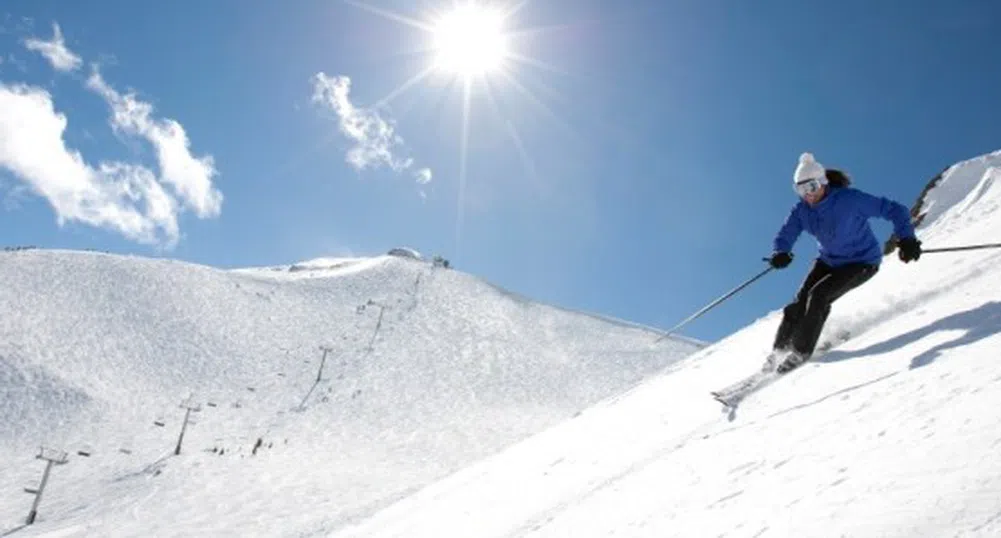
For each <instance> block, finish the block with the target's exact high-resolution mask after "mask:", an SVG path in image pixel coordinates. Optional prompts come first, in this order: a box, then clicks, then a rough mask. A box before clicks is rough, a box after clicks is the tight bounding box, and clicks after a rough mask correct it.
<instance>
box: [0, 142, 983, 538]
mask: <svg viewBox="0 0 1001 538" xmlns="http://www.w3.org/2000/svg"><path fill="white" fill-rule="evenodd" d="M999 170H1001V152H997V153H994V154H990V155H985V156H982V157H978V158H976V159H972V160H969V161H965V162H962V163H958V164H957V165H955V166H953V167H950V168H949V169H947V170H946V171H945V172H944V173H943V174H942V175H941V177H940V178H937V180H936V181H935V182H934V183H933V184H932V185H931V186H930V188H929V189H928V190H927V192H925V193H923V194H922V196H921V198H920V200H919V202H918V203H917V205H916V208H915V211H914V213H915V214H916V215H922V216H921V219H922V220H921V225H920V226H919V237H920V238H921V239H922V240H923V242H924V246H925V248H929V249H934V248H940V247H952V246H964V245H972V244H980V243H998V242H1001V212H999V208H1001V183H999V182H998V181H997V180H998V178H999V176H1001V174H999ZM860 187H862V188H867V189H868V190H871V191H873V192H878V191H879V188H878V186H872V187H869V186H866V185H860ZM918 187H919V186H917V185H916V189H917V188H918ZM999 262H1001V250H997V249H986V250H970V251H959V252H948V253H934V252H928V253H926V254H925V255H924V256H923V257H922V259H921V260H920V261H919V262H917V263H912V264H906V265H905V264H902V263H900V262H899V261H898V260H897V259H896V258H895V257H894V256H892V255H891V256H888V257H887V259H886V262H885V263H884V265H883V267H882V269H881V271H880V273H879V274H878V275H877V276H876V277H875V278H874V279H873V280H872V281H871V282H869V283H868V284H866V285H865V286H864V287H863V288H861V289H859V290H857V291H855V292H852V293H851V294H849V295H848V296H846V297H845V298H844V299H842V300H841V301H839V302H838V303H836V304H835V307H834V309H833V312H832V315H831V319H830V321H829V323H828V325H827V327H826V329H825V334H824V335H823V336H822V340H827V341H832V340H837V339H838V338H839V337H841V336H842V335H845V334H847V335H850V338H849V339H848V340H847V341H846V342H844V343H841V344H839V345H837V346H835V347H834V348H833V349H831V350H830V351H828V352H827V353H826V354H824V355H822V356H820V357H818V358H817V359H816V360H815V361H814V362H811V363H808V364H806V365H804V366H803V367H802V368H800V369H798V370H796V371H794V372H793V373H791V374H790V375H788V376H786V377H784V378H783V379H781V380H779V381H778V382H776V383H775V384H773V385H771V386H770V387H768V388H766V389H765V390H763V391H761V392H759V393H757V394H755V395H754V396H752V397H751V398H750V399H748V400H746V401H745V402H744V403H743V405H742V406H741V407H740V409H739V410H738V412H737V413H736V415H735V416H727V415H725V414H723V413H721V411H720V408H719V405H718V404H717V403H716V402H714V401H713V400H712V399H711V398H709V395H708V392H709V391H710V390H712V389H715V388H719V387H721V386H723V385H726V384H728V383H730V382H732V381H734V380H736V379H739V378H741V377H743V376H744V375H746V374H748V373H750V372H752V371H754V370H755V369H756V368H758V367H759V366H760V362H761V360H762V359H763V357H764V353H765V352H766V351H767V347H768V344H769V343H770V342H771V338H772V335H773V333H774V330H775V326H776V324H777V323H778V315H779V311H778V310H776V311H774V312H771V313H770V314H768V315H766V316H764V317H762V318H761V319H759V320H758V321H756V322H755V323H753V324H751V325H749V326H748V327H746V328H745V329H743V330H741V331H738V332H736V333H734V334H733V335H731V336H729V337H727V338H725V339H723V340H722V341H720V342H717V343H715V344H713V345H711V346H708V347H705V348H704V349H701V350H700V351H695V352H694V353H690V352H691V351H693V350H694V348H697V347H699V346H697V345H696V343H689V342H687V341H684V340H670V341H668V342H667V343H665V344H663V345H664V347H661V346H662V344H657V345H652V344H651V334H652V333H650V332H648V331H644V330H643V329H642V328H637V327H631V326H628V325H624V324H613V323H610V322H609V321H607V320H602V319H598V318H595V317H591V316H587V315H582V314H575V313H569V312H564V311H560V310H558V309H554V308H551V307H546V306H542V305H537V304H534V303H531V302H529V301H526V300H525V299H523V298H518V297H514V296H511V295H509V294H505V293H503V292H502V291H499V290H497V289H495V288H493V287H492V286H490V285H488V284H485V283H483V282H480V281H478V280H476V279H474V278H472V277H469V276H467V275H463V274H461V273H458V272H454V271H447V270H441V269H432V268H430V267H429V266H428V265H426V264H424V263H423V262H419V261H415V260H409V259H399V258H375V259H335V260H330V259H324V260H314V261H312V262H309V263H303V264H296V265H295V266H294V267H295V268H293V266H285V267H273V268H265V269H251V270H242V271H219V270H215V269H210V268H205V267H197V266H191V265H186V264H180V263H176V262H164V261H152V260H143V259H134V258H122V257H111V256H101V255H93V254H79V253H58V252H23V253H15V254H13V255H11V254H8V255H5V257H4V258H3V264H2V266H0V274H2V276H3V278H4V283H5V284H6V283H7V282H11V283H13V284H12V285H10V286H6V287H5V288H4V289H2V290H0V307H2V310H0V312H3V314H2V317H0V323H2V325H0V346H2V347H0V357H2V362H0V367H2V368H3V370H0V375H2V376H3V386H4V387H5V388H6V387H15V390H14V391H13V392H10V393H4V404H5V406H4V410H3V411H2V413H3V414H2V415H0V425H2V426H3V429H2V430H0V431H2V432H3V433H2V438H0V443H2V444H0V450H3V452H2V454H0V456H2V457H3V458H4V460H3V461H4V462H5V467H4V469H3V474H2V475H0V509H2V512H0V515H2V517H3V519H2V520H0V521H2V524H3V525H5V526H7V527H13V526H16V524H17V520H18V519H20V518H21V517H23V514H22V513H23V512H24V511H25V510H26V509H27V508H28V505H29V504H30V498H29V497H28V496H27V495H24V494H23V493H20V491H19V490H18V488H20V487H21V486H22V485H31V484H33V483H34V482H36V481H37V478H38V475H39V474H40V472H41V468H42V464H41V463H40V462H36V461H34V460H32V459H31V454H30V450H31V448H32V445H33V443H35V442H36V439H38V437H39V436H42V433H40V432H49V433H48V435H47V436H45V437H46V440H51V441H52V442H53V444H55V445H58V446H63V447H69V449H71V450H72V451H76V450H78V449H79V447H81V446H83V445H84V444H87V443H89V444H90V446H89V447H87V448H88V449H90V450H93V455H92V456H91V457H90V458H84V457H79V456H75V453H73V452H71V461H70V463H69V464H67V465H65V466H62V467H59V468H57V469H56V470H55V471H54V472H53V477H52V481H51V483H50V487H51V488H52V489H51V492H47V493H46V498H45V500H44V502H43V504H42V516H41V517H40V521H39V522H38V523H36V524H35V525H33V526H31V527H28V528H23V529H20V530H18V531H17V532H16V535H17V536H60V537H64V536H70V537H75V536H331V537H337V538H342V537H345V538H355V537H359V538H360V537H365V538H388V537H407V538H428V537H435V538H443V537H462V538H468V537H475V538H494V537H511V538H514V537H523V536H525V537H527V536H531V537H557V536H558V537H571V536H572V537H575V538H577V537H583V538H587V537H607V536H627V537H658V538H661V537H673V536H678V537H686V538H687V537H699V536H728V537H787V536H825V537H826V536H838V537H841V536H850V537H874V536H880V537H897V536H900V537H905V536H906V537H911V536H935V537H946V536H949V537H951V536H963V537H989V536H999V535H1001V507H999V503H998V499H1001V457H998V455H999V454H1001V405H999V404H1001V362H999V360H998V349H1001V288H999V285H998V282H999V281H1001V278H999V277H1001V265H999ZM789 270H796V271H804V270H805V267H804V264H803V263H796V264H794V265H793V266H792V268H791V269H789ZM370 299H371V300H372V302H369V300H370ZM780 306H781V305H776V307H777V308H778V307H780ZM380 312H381V313H382V323H381V324H380V323H379V313H380ZM377 327H379V329H378V330H376V328H377ZM373 335H374V340H373ZM369 342H372V344H371V349H372V351H368V349H369ZM319 345H329V346H331V347H332V348H334V349H336V350H337V351H335V352H334V353H333V354H331V355H329V358H328V359H327V363H326V366H325V369H324V375H323V381H321V383H320V384H319V385H318V386H317V387H315V388H313V387H312V385H313V383H314V381H315V378H316V370H317V368H318V364H317V361H318V360H319V359H320V352H319V349H318V346H319ZM748 350H760V355H758V356H755V354H754V353H748ZM686 355H687V357H686V358H684V359H683V360H675V359H674V357H681V356H686ZM307 360H309V361H310V362H309V363H307V362H306V361H307ZM662 365H668V366H667V367H666V368H664V367H662ZM640 380H642V381H640ZM19 387H27V388H25V389H24V390H19V389H18V388H19ZM188 391H193V392H194V393H195V394H196V398H195V399H196V400H198V401H200V402H203V403H204V402H211V403H214V404H215V407H205V408H203V411H202V412H201V413H199V415H200V416H199V417H198V423H197V424H196V425H194V426H193V427H192V428H191V430H190V431H189V433H188V436H187V437H186V438H185V447H186V448H185V451H184V452H182V454H181V456H178V457H174V456H171V455H170V454H171V450H172V448H173V443H174V441H175V440H176V432H177V429H178V428H179V421H180V419H181V418H182V413H183V411H182V410H180V409H178V407H177V405H178V403H179V401H180V399H181V398H183V397H185V396H186V395H187V393H188ZM307 396H308V397H307ZM303 401H305V402H306V403H305V406H304V408H302V407H300V404H301V403H302V402H303ZM595 402H596V403H595ZM584 407H586V409H584V410H583V411H582V412H578V410H580V409H582V408H584ZM151 417H153V418H151ZM160 419H162V420H163V421H164V422H165V423H166V425H167V427H166V429H165V428H160V427H157V426H154V425H152V423H151V421H152V420H160ZM11 432H12V433H11ZM531 432H538V433H536V434H534V435H530V433H531ZM258 438H259V439H261V443H260V444H259V445H258V444H257V439H258ZM286 440H287V442H286ZM255 446H256V447H257V449H256V450H254V447H255ZM121 449H128V451H129V453H128V454H125V453H122V452H120V451H119V450H121ZM453 471H454V472H453ZM445 475H447V476H445Z"/></svg>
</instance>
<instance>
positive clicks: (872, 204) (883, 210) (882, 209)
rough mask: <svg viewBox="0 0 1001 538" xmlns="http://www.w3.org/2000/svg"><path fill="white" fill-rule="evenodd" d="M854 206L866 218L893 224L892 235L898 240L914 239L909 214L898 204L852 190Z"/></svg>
mask: <svg viewBox="0 0 1001 538" xmlns="http://www.w3.org/2000/svg"><path fill="white" fill-rule="evenodd" d="M854 194H855V197H854V201H855V206H856V207H858V208H859V209H860V210H861V211H862V214H863V215H865V216H866V217H880V218H882V219H885V220H888V221H890V222H892V223H893V234H894V235H896V236H897V237H898V238H900V239H910V238H914V226H913V225H912V224H911V212H910V211H909V210H908V209H907V207H905V206H904V205H903V204H901V203H900V202H894V201H893V200H890V199H888V198H883V197H881V196H873V195H871V194H868V193H865V192H862V191H860V190H854Z"/></svg>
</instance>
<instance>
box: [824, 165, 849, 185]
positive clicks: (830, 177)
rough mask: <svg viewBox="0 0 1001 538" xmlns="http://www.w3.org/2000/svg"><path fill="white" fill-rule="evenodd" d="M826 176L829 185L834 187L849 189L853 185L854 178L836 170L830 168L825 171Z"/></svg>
mask: <svg viewBox="0 0 1001 538" xmlns="http://www.w3.org/2000/svg"><path fill="white" fill-rule="evenodd" d="M824 176H825V177H826V178H827V184H828V185H831V186H833V187H847V186H849V185H851V184H852V178H850V177H848V174H846V173H844V172H842V171H841V170H837V169H835V168H828V169H827V170H826V171H824Z"/></svg>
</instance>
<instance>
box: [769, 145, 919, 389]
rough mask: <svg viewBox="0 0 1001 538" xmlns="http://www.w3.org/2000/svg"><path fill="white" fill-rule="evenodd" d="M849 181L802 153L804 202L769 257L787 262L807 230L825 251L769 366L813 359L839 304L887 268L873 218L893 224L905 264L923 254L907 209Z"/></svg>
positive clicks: (796, 185)
mask: <svg viewBox="0 0 1001 538" xmlns="http://www.w3.org/2000/svg"><path fill="white" fill-rule="evenodd" d="M849 183H850V181H849V179H848V176H846V175H845V174H844V173H843V172H841V171H840V170H833V169H825V168H824V166H823V165H821V164H820V163H819V162H817V161H816V160H815V159H814V157H813V155H812V154H810V153H804V154H802V155H801V156H800V158H799V164H798V165H797V166H796V171H795V172H794V174H793V189H794V190H795V191H796V194H797V195H799V197H800V200H799V201H798V202H797V203H796V205H795V206H793V208H792V211H791V212H790V213H789V216H788V217H787V218H786V220H785V223H784V224H783V225H782V227H781V229H779V232H778V234H777V235H776V236H775V240H774V242H773V253H772V256H771V258H770V260H769V263H770V264H771V266H772V267H774V268H776V269H783V268H785V267H787V266H788V265H789V264H790V263H791V262H792V259H793V256H792V247H793V245H794V244H795V243H796V240H797V239H798V238H799V236H800V234H801V233H802V232H804V231H805V232H807V233H809V234H810V235H813V236H814V237H815V238H816V239H817V243H818V246H819V251H820V252H819V254H820V255H819V256H818V257H817V259H816V260H815V261H814V264H813V268H812V269H811V270H810V272H809V274H807V276H806V278H805V279H804V281H803V284H802V285H801V286H800V288H799V291H797V292H796V298H795V299H794V300H793V301H792V302H791V303H789V304H788V305H786V307H785V308H784V309H783V314H782V322H781V323H780V324H779V328H778V331H777V332H776V334H775V342H774V344H773V345H772V348H773V352H772V354H771V355H770V356H769V358H768V362H767V363H766V366H765V368H766V369H771V368H775V362H776V361H777V359H778V357H780V356H786V359H785V361H784V362H782V363H781V364H779V365H778V368H777V371H778V372H779V373H786V372H788V371H790V370H792V369H794V368H796V367H798V366H800V365H801V364H803V363H804V362H806V361H807V360H809V359H810V357H811V356H812V355H813V352H814V348H815V347H816V345H817V340H818V338H820V332H821V330H822V329H823V328H824V323H825V322H826V321H827V316H828V314H830V312H831V304H832V303H833V302H834V301H836V300H837V299H838V298H840V297H841V296H843V295H844V294H845V293H848V292H849V291H851V290H853V289H855V288H857V287H859V286H861V285H862V284H864V283H865V282H866V281H868V280H869V279H870V278H872V277H873V275H875V274H876V272H877V271H878V270H879V264H880V263H881V262H882V259H883V252H882V249H881V248H880V244H879V242H878V241H877V240H876V236H875V234H873V231H872V228H871V227H870V225H869V219H870V218H872V217H880V218H883V219H886V220H888V221H890V222H892V223H893V230H894V235H896V237H898V238H899V239H898V243H897V245H898V247H899V256H900V259H901V260H902V261H903V262H904V263H908V262H911V261H917V260H918V258H920V257H921V242H920V241H918V239H917V238H916V237H915V235H914V227H913V226H912V225H911V219H910V214H909V212H908V210H907V208H906V207H905V206H904V205H902V204H900V203H899V202H896V201H893V200H889V199H887V198H882V197H877V196H873V195H871V194H868V193H865V192H862V191H860V190H858V189H855V188H852V187H850V186H849Z"/></svg>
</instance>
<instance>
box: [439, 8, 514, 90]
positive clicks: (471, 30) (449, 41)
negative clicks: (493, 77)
mask: <svg viewBox="0 0 1001 538" xmlns="http://www.w3.org/2000/svg"><path fill="white" fill-rule="evenodd" d="M503 24H504V16H503V14H502V13H501V12H500V11H498V10H495V9H490V8H485V7H482V6H476V5H472V4H467V5H462V6H458V7H456V8H455V9H454V10H453V11H451V12H450V13H448V14H446V15H444V16H443V17H442V18H441V19H439V20H438V21H436V22H435V24H434V30H433V32H432V34H433V39H434V41H433V46H434V52H435V67H437V68H438V69H440V70H442V71H445V72H448V73H452V74H456V75H459V76H462V77H467V78H468V77H472V76H475V75H483V74H487V73H490V72H493V71H497V70H498V69H500V68H501V67H503V65H504V61H505V60H506V59H507V57H508V47H507V36H506V35H505V34H504V28H503Z"/></svg>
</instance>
